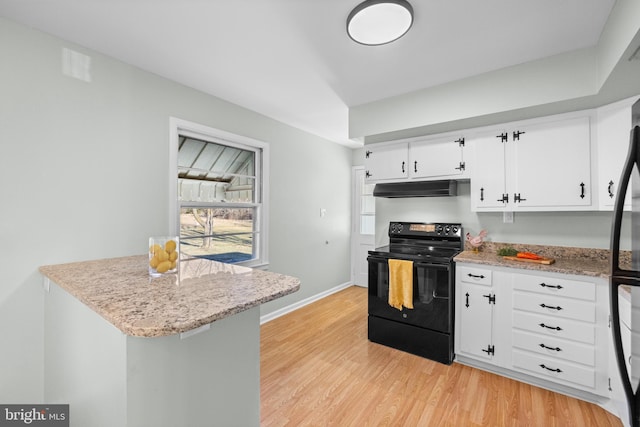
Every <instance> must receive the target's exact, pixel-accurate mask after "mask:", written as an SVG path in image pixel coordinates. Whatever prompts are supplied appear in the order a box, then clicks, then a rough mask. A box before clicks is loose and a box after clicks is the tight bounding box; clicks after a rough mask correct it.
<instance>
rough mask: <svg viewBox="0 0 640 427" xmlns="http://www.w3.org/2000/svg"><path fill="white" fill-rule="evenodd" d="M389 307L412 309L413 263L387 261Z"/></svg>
mask: <svg viewBox="0 0 640 427" xmlns="http://www.w3.org/2000/svg"><path fill="white" fill-rule="evenodd" d="M389 305H390V306H391V307H394V308H397V309H398V310H402V306H405V307H407V308H413V261H405V260H401V259H390V260H389Z"/></svg>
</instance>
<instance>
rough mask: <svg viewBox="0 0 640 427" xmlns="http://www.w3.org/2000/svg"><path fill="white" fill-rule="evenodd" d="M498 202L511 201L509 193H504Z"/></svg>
mask: <svg viewBox="0 0 640 427" xmlns="http://www.w3.org/2000/svg"><path fill="white" fill-rule="evenodd" d="M498 202H502V203H509V195H508V194H502V199H498Z"/></svg>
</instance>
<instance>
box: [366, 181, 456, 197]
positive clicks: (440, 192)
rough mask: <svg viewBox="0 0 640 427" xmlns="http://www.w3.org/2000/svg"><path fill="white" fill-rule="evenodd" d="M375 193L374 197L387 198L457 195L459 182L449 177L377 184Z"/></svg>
mask: <svg viewBox="0 0 640 427" xmlns="http://www.w3.org/2000/svg"><path fill="white" fill-rule="evenodd" d="M373 195H374V197H387V198H399V197H442V196H457V195H458V182H457V181H454V180H449V179H447V180H441V181H418V182H415V181H412V182H394V183H390V184H376V186H375V187H374V189H373Z"/></svg>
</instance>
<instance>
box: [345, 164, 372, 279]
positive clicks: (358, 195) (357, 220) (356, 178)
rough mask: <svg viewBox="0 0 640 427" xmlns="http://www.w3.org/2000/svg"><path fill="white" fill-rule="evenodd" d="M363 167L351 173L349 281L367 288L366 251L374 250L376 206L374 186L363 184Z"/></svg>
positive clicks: (355, 168)
mask: <svg viewBox="0 0 640 427" xmlns="http://www.w3.org/2000/svg"><path fill="white" fill-rule="evenodd" d="M364 178H365V170H364V167H360V166H358V167H354V168H353V172H352V183H353V184H352V185H353V189H352V192H351V194H352V197H353V210H352V212H353V215H352V220H351V222H352V226H351V236H352V239H351V281H352V282H353V284H355V285H358V286H363V287H365V288H366V287H367V277H368V271H369V270H368V264H367V255H368V251H370V250H373V248H374V232H375V213H376V204H375V199H374V197H373V187H374V186H375V184H367V183H366V182H365V179H364Z"/></svg>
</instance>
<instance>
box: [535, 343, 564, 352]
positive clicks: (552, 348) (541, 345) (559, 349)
mask: <svg viewBox="0 0 640 427" xmlns="http://www.w3.org/2000/svg"><path fill="white" fill-rule="evenodd" d="M540 347H542V348H544V349H547V350H553V351H562V349H561V348H560V347H549V346H546V345H544V344H540Z"/></svg>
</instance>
